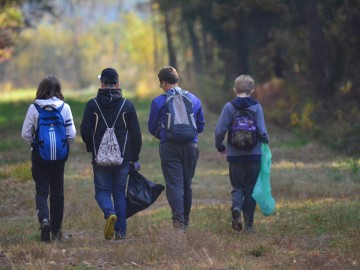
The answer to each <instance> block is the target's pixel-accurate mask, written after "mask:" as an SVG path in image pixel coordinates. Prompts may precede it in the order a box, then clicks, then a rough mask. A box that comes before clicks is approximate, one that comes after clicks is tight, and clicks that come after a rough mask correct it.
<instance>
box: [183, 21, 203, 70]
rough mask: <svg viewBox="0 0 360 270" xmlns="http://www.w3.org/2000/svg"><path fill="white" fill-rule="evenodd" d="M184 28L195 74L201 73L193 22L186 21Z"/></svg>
mask: <svg viewBox="0 0 360 270" xmlns="http://www.w3.org/2000/svg"><path fill="white" fill-rule="evenodd" d="M186 28H187V31H188V34H189V38H190V43H191V48H192V56H193V64H194V68H195V73H200V72H201V71H202V61H201V54H200V46H199V41H198V38H197V36H196V33H195V31H194V26H193V21H191V20H187V21H186Z"/></svg>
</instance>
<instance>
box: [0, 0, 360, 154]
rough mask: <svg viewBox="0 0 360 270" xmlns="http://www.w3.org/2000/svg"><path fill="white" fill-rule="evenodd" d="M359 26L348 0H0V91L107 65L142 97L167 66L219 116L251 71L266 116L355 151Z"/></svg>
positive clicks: (76, 81) (358, 142) (86, 81)
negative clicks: (237, 80) (236, 84)
mask: <svg viewBox="0 0 360 270" xmlns="http://www.w3.org/2000/svg"><path fill="white" fill-rule="evenodd" d="M359 28H360V2H359V1H356V0H347V1H342V0H325V1H312V0H305V1H297V0H271V1H270V0H257V1H254V0H244V1H240V0H221V1H220V0H218V1H216V0H214V1H210V0H186V1H174V0H171V1H169V0H147V1H146V0H143V1H124V0H123V1H114V0H106V1H94V0H90V1H84V0H50V1H44V0H13V1H7V0H2V1H0V91H11V90H12V89H18V88H25V89H31V90H32V91H33V90H34V89H35V87H36V86H37V85H38V83H39V81H40V80H41V79H42V78H43V77H44V76H46V75H47V74H55V75H56V76H58V77H59V78H60V80H61V81H62V83H63V86H64V87H65V88H68V89H78V90H76V91H81V90H83V89H87V88H91V87H94V86H97V85H96V84H97V80H96V77H97V75H98V74H99V72H100V71H101V69H103V68H105V67H108V66H112V67H115V68H116V69H117V70H118V71H119V73H120V80H121V86H122V88H124V89H126V90H129V91H133V92H135V94H136V96H137V97H139V98H149V97H153V96H154V95H155V94H156V93H158V89H157V81H156V74H157V71H158V70H159V68H161V67H162V66H164V65H172V66H175V67H176V68H177V69H178V70H179V72H180V74H181V85H182V86H183V88H186V89H189V90H191V91H194V92H196V93H197V94H198V95H199V96H200V97H201V98H202V99H203V103H204V105H205V106H207V107H208V108H209V109H210V110H212V111H214V112H216V113H218V112H219V111H220V110H221V108H222V106H223V104H224V103H225V101H227V100H229V99H230V98H232V97H233V93H232V86H233V81H234V79H235V78H236V77H237V76H238V75H240V74H250V75H252V76H253V77H254V78H255V81H256V83H257V91H256V98H258V99H259V100H260V101H261V102H262V103H263V106H264V107H265V111H266V120H267V121H268V122H271V123H274V124H276V125H278V126H280V127H283V128H289V129H291V130H293V131H294V132H297V133H299V134H303V135H304V136H306V137H307V136H311V137H312V138H315V139H319V141H321V143H324V144H326V145H329V146H331V147H333V148H336V149H338V150H340V151H342V152H344V153H346V154H349V155H355V156H356V155H358V154H359V151H360V139H359V138H360V137H359V134H360V113H359V105H360V77H359V76H358V74H359V72H360V50H359V48H360V35H358V29H359ZM74 91H75V90H74ZM305 134H306V135H305Z"/></svg>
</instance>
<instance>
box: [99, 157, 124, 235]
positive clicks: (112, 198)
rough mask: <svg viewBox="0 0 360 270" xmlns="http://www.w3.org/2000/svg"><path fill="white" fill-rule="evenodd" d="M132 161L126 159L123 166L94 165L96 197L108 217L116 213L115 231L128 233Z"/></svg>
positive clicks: (105, 216)
mask: <svg viewBox="0 0 360 270" xmlns="http://www.w3.org/2000/svg"><path fill="white" fill-rule="evenodd" d="M129 169H130V163H129V162H128V161H124V162H123V164H122V165H121V166H106V167H105V166H97V165H95V164H94V165H93V172H94V184H95V199H96V201H97V203H98V205H99V206H100V208H101V210H102V211H103V213H104V218H105V219H107V218H108V217H109V216H110V215H113V214H115V215H116V217H117V221H116V223H115V227H114V229H115V231H119V232H120V234H122V235H126V199H125V189H126V180H127V176H128V173H129Z"/></svg>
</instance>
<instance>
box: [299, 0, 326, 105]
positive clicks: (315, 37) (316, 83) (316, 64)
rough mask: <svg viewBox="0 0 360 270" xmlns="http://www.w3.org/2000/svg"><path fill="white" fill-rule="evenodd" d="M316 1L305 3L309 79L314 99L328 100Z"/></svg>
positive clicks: (323, 49) (322, 42)
mask: <svg viewBox="0 0 360 270" xmlns="http://www.w3.org/2000/svg"><path fill="white" fill-rule="evenodd" d="M316 4H317V1H316V0H306V1H305V18H306V23H307V34H308V39H309V70H308V71H309V75H310V76H309V78H310V80H311V81H312V82H313V88H314V89H312V90H314V91H313V92H314V93H315V96H316V97H321V98H322V99H325V100H326V99H328V98H329V97H330V96H331V93H330V92H329V89H328V87H327V84H326V75H325V40H324V34H323V32H322V29H321V28H322V25H321V21H320V17H319V14H318V12H317V10H316Z"/></svg>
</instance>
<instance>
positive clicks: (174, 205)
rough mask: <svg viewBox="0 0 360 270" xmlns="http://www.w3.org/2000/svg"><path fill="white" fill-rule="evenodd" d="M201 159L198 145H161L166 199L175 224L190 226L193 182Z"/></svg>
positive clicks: (169, 143) (167, 143) (168, 143)
mask: <svg viewBox="0 0 360 270" xmlns="http://www.w3.org/2000/svg"><path fill="white" fill-rule="evenodd" d="M198 158H199V150H198V146H197V143H193V142H190V143H186V144H177V143H173V142H165V143H162V144H160V159H161V168H162V172H163V175H164V178H165V182H166V198H167V200H168V202H169V205H170V207H171V211H172V220H173V222H174V223H181V224H184V225H185V226H188V225H189V217H190V211H191V205H192V188H191V182H192V178H193V177H194V174H195V168H196V163H197V160H198Z"/></svg>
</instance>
